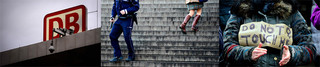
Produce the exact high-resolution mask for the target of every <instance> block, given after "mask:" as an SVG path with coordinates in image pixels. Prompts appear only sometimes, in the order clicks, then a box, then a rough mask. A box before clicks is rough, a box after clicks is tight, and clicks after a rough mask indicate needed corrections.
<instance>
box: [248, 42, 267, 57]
mask: <svg viewBox="0 0 320 67" xmlns="http://www.w3.org/2000/svg"><path fill="white" fill-rule="evenodd" d="M261 46H262V43H260V44H259V46H258V47H256V48H254V50H253V51H252V55H251V59H252V60H253V61H256V60H257V59H258V58H259V57H261V56H262V55H265V54H267V49H264V48H261Z"/></svg>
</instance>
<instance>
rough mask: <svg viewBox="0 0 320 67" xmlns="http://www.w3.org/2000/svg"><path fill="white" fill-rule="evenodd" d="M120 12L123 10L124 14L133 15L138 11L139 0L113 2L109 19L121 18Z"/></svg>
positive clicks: (116, 0)
mask: <svg viewBox="0 0 320 67" xmlns="http://www.w3.org/2000/svg"><path fill="white" fill-rule="evenodd" d="M121 10H125V11H126V14H133V13H134V12H136V11H138V10H139V0H114V4H113V7H112V12H111V17H112V18H115V17H116V15H118V16H122V15H121V13H120V11H121Z"/></svg>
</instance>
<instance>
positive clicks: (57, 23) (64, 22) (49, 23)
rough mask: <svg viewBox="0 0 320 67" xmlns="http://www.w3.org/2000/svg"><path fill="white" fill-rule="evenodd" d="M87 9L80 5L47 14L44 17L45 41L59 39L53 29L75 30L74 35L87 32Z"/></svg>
mask: <svg viewBox="0 0 320 67" xmlns="http://www.w3.org/2000/svg"><path fill="white" fill-rule="evenodd" d="M86 12H87V9H86V7H85V6H84V5H79V6H75V7H71V8H68V9H64V10H61V11H57V12H53V13H50V14H47V15H46V16H45V17H44V25H43V26H44V28H43V29H44V30H43V41H47V40H51V39H52V35H54V36H53V37H54V38H59V34H56V33H54V34H52V32H53V31H52V29H53V28H66V29H72V30H74V33H79V32H83V31H86V28H87V25H86V23H87V15H86V14H87V13H86Z"/></svg>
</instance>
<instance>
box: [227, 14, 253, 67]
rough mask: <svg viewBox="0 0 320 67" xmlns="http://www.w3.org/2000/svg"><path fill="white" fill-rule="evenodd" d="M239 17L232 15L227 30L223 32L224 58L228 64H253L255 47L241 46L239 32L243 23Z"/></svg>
mask: <svg viewBox="0 0 320 67" xmlns="http://www.w3.org/2000/svg"><path fill="white" fill-rule="evenodd" d="M239 21H241V20H239V19H238V17H236V16H235V15H231V17H230V19H229V20H228V22H227V26H226V28H225V32H224V34H223V41H224V46H223V48H224V55H223V57H224V59H225V60H226V61H227V62H228V64H232V65H248V64H252V63H253V61H252V60H251V53H252V51H253V49H254V48H255V47H252V46H240V45H239V42H238V41H239V40H238V32H239V28H240V25H241V23H239Z"/></svg>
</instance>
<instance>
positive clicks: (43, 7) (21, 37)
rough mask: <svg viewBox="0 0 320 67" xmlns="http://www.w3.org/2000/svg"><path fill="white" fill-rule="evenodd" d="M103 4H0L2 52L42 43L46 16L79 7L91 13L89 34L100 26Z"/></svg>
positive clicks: (29, 0)
mask: <svg viewBox="0 0 320 67" xmlns="http://www.w3.org/2000/svg"><path fill="white" fill-rule="evenodd" d="M99 4H100V0H0V52H3V51H6V50H10V49H14V48H18V47H22V46H27V45H31V44H34V43H38V42H42V40H43V23H44V22H43V19H44V16H45V15H46V14H49V13H52V12H56V11H60V10H63V9H66V8H70V7H74V6H77V5H85V6H86V8H87V11H88V14H87V15H88V20H87V30H91V29H94V28H98V27H100V26H101V21H100V20H101V18H99V17H101V15H100V14H101V12H100V11H101V9H100V7H101V6H100V5H99Z"/></svg>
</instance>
